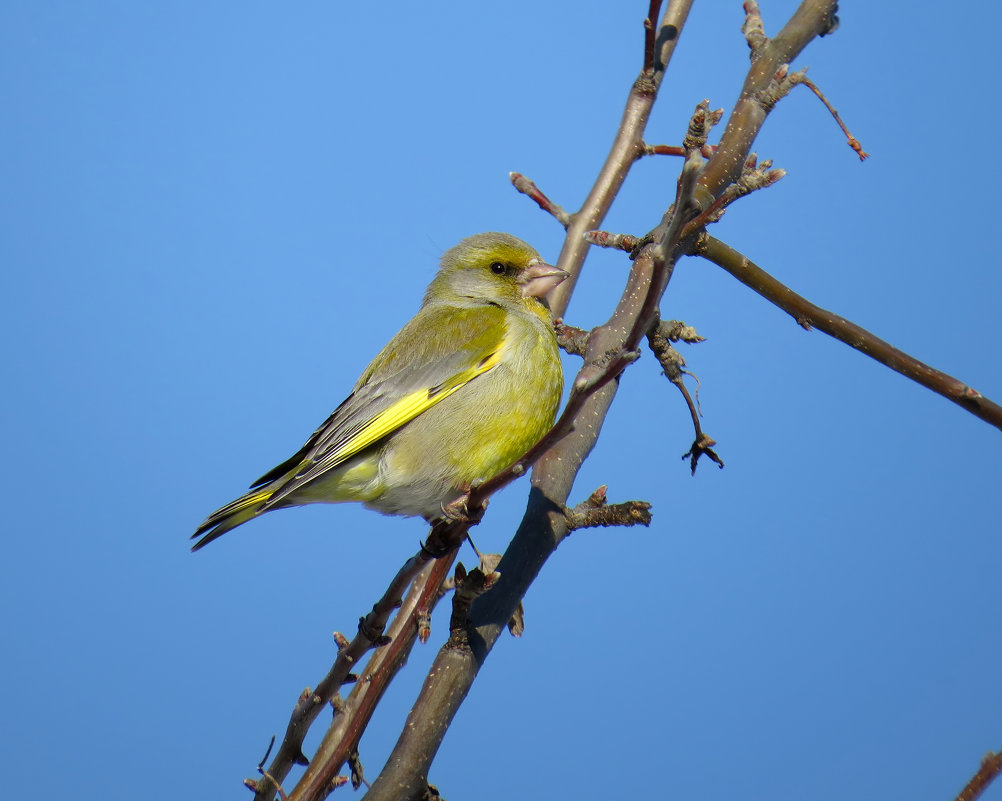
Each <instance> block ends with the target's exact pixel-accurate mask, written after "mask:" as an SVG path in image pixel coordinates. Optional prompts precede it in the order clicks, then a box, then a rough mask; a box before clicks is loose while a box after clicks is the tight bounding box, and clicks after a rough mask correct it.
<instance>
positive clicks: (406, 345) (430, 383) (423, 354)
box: [252, 306, 505, 508]
mask: <svg viewBox="0 0 1002 801" xmlns="http://www.w3.org/2000/svg"><path fill="white" fill-rule="evenodd" d="M504 315H505V312H504V310H502V309H501V308H499V307H495V306H488V307H477V308H473V309H468V308H456V307H451V308H426V309H423V310H422V311H421V312H419V313H418V315H417V316H416V317H415V318H414V319H412V320H411V321H410V322H409V323H408V324H407V325H406V326H405V327H404V328H403V329H402V330H401V331H400V332H399V333H398V334H397V335H396V336H395V337H394V338H393V339H392V340H390V342H389V344H388V345H387V346H386V347H385V348H384V349H383V350H382V352H380V354H379V355H378V356H376V358H375V359H374V360H373V361H372V364H370V365H369V367H368V368H367V369H366V371H365V372H364V373H363V374H362V377H361V378H360V379H359V382H358V384H357V385H356V386H355V390H354V392H352V394H351V395H350V396H349V397H348V398H347V399H346V400H345V401H344V402H343V403H342V404H341V405H340V406H338V408H337V409H335V410H334V412H333V413H332V414H331V416H330V417H329V418H327V420H326V421H325V422H324V424H323V425H321V426H320V428H318V429H317V430H316V431H315V432H313V436H311V437H310V439H309V441H308V442H307V443H306V445H304V446H303V448H302V449H301V450H300V451H299V452H298V453H296V454H295V455H294V456H293V457H292V458H291V459H289V460H287V461H286V462H283V463H282V464H280V465H279V466H278V467H276V468H275V469H274V470H271V471H270V472H268V473H266V474H265V475H263V476H262V477H261V478H259V479H258V480H257V481H256V482H255V483H254V484H253V485H252V486H253V487H259V486H262V485H263V484H267V483H270V482H272V481H276V480H278V479H281V478H282V477H283V476H284V477H286V480H285V481H283V482H282V483H281V484H279V485H278V486H276V487H274V488H273V490H274V491H273V494H272V495H271V497H269V498H268V501H267V503H266V508H270V507H273V506H275V505H277V504H279V503H280V502H281V500H282V499H283V498H285V497H287V496H288V495H290V494H291V493H293V492H295V491H296V490H297V489H299V488H300V487H302V486H303V485H304V484H307V483H309V482H311V481H314V480H315V479H317V478H319V477H320V476H322V475H324V474H325V473H327V472H328V471H330V470H332V469H334V468H335V467H337V466H338V465H340V464H342V463H343V462H344V461H346V460H347V459H349V458H351V457H352V456H354V455H355V454H357V453H360V452H361V451H363V450H365V449H366V448H368V447H370V446H372V445H375V444H376V443H377V442H379V441H380V440H382V439H384V438H385V437H387V436H389V435H390V434H392V433H393V432H394V431H396V430H397V429H399V428H400V427H401V426H403V425H405V424H406V423H408V422H410V421H411V420H413V419H414V418H415V417H417V416H418V415H419V414H421V413H422V412H424V411H426V410H427V409H429V408H431V407H432V406H434V405H435V404H436V403H439V402H440V401H442V400H444V399H445V398H447V397H449V395H451V394H452V393H453V392H456V391H457V390H458V389H460V388H462V387H463V386H465V385H466V384H468V383H469V382H470V381H472V380H473V379H475V378H476V377H477V376H480V375H483V374H484V373H486V372H487V371H489V370H491V369H492V368H493V367H495V366H496V365H497V363H498V361H499V360H500V355H501V351H502V348H503V346H504V338H505V325H504ZM443 350H445V352H444V353H443V352H442V351H443Z"/></svg>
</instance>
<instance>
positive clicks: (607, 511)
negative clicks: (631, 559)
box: [563, 484, 652, 531]
mask: <svg viewBox="0 0 1002 801" xmlns="http://www.w3.org/2000/svg"><path fill="white" fill-rule="evenodd" d="M607 490H608V486H607V485H604V484H603V485H602V486H601V487H599V488H598V489H596V490H595V491H594V492H593V493H592V494H591V495H589V496H588V498H586V499H585V500H583V501H582V502H581V503H579V504H578V505H577V506H575V507H574V508H573V509H571V508H568V507H566V506H565V507H563V512H564V520H565V521H566V523H567V528H568V531H576V530H577V529H580V528H596V527H599V526H601V527H603V528H607V527H609V526H636V525H642V526H649V525H650V523H651V517H652V516H651V505H650V504H649V503H648V502H647V501H626V502H624V503H614V504H609V503H607V502H606V491H607Z"/></svg>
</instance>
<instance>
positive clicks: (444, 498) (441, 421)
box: [192, 233, 567, 550]
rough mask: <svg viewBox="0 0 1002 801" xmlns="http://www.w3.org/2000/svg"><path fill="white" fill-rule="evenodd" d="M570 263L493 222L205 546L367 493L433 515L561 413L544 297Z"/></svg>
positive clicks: (212, 523) (394, 506)
mask: <svg viewBox="0 0 1002 801" xmlns="http://www.w3.org/2000/svg"><path fill="white" fill-rule="evenodd" d="M566 277H567V273H565V272H564V271H563V270H559V269H557V268H556V267H553V266H551V265H549V264H546V263H545V262H544V261H543V260H542V259H541V258H540V256H539V254H538V253H537V252H536V251H535V250H534V249H533V248H532V247H530V246H529V245H527V244H526V243H525V242H523V241H522V240H521V239H517V238H516V237H514V236H511V235H510V234H501V233H486V234H477V235H476V236H471V237H469V238H468V239H464V240H463V241H462V242H460V243H459V244H458V245H456V246H455V247H454V248H452V249H451V250H448V251H446V253H445V254H444V255H443V256H442V262H441V267H440V268H439V270H438V273H437V274H436V275H435V278H434V280H432V282H431V284H430V285H429V286H428V290H427V291H426V292H425V296H424V301H423V302H422V304H421V308H420V310H419V311H418V313H417V314H416V315H415V316H414V317H413V319H411V321H410V322H408V323H407V324H406V325H405V326H404V327H403V328H402V329H401V330H400V331H399V333H397V335H396V336H395V337H393V339H391V340H390V342H389V344H387V345H386V347H384V348H383V349H382V350H381V351H380V352H379V354H378V355H377V356H376V358H375V359H373V360H372V363H371V364H370V365H369V366H368V367H367V368H366V369H365V372H363V373H362V375H361V377H360V378H359V379H358V381H357V382H356V384H355V387H354V389H353V390H352V392H351V394H350V395H349V396H348V398H347V399H346V400H345V401H344V402H343V403H342V404H341V405H340V406H338V407H337V409H335V410H334V412H333V414H331V416H330V417H328V418H327V420H326V422H324V424H323V425H322V426H320V428H318V429H317V430H316V431H315V432H314V433H313V436H311V437H310V439H309V441H308V442H307V443H306V444H305V445H304V446H303V447H302V448H301V449H300V450H299V452H298V453H296V454H295V455H294V456H292V457H291V458H289V459H288V460H286V461H284V462H282V464H280V465H278V467H276V468H274V469H273V470H270V471H268V472H267V473H265V474H264V475H263V476H261V478H259V479H258V480H257V481H255V482H254V483H253V484H252V485H251V489H250V491H249V492H248V493H246V494H245V495H242V496H241V497H239V498H237V499H236V500H235V501H233V502H232V503H228V504H227V505H226V506H224V507H223V508H221V509H219V510H218V511H216V512H213V513H212V514H211V515H209V517H208V518H207V519H206V520H205V522H204V523H202V525H200V526H199V527H198V530H197V531H196V532H195V533H194V534H193V535H192V539H195V538H196V537H198V538H200V539H199V540H198V542H196V543H195V544H194V546H192V550H198V549H199V548H202V547H203V546H205V545H207V544H208V543H210V542H212V541H213V540H214V539H216V538H217V537H219V536H221V535H223V534H225V533H226V532H227V531H229V530H230V529H232V528H234V527H235V526H239V525H240V524H242V523H246V522H247V521H248V520H250V519H252V518H254V517H257V516H258V515H260V514H262V513H263V512H267V511H270V510H271V509H280V508H283V507H287V506H300V505H303V504H307V503H342V502H346V501H360V502H361V503H363V504H365V505H366V506H368V507H370V508H372V509H376V510H377V511H380V512H382V513H384V514H391V515H411V516H420V517H423V518H425V520H428V521H429V522H430V521H434V520H437V519H440V518H442V517H444V516H445V509H446V507H447V506H448V505H449V504H450V503H452V502H453V501H456V500H457V499H459V498H460V497H461V496H462V495H463V494H464V493H465V492H467V491H468V490H469V489H470V487H471V486H472V485H474V484H475V483H476V482H478V481H482V480H485V479H487V478H490V477H491V476H493V475H494V474H496V473H498V472H500V471H501V470H503V469H505V468H506V467H509V466H510V465H511V464H513V463H514V462H515V461H516V460H517V459H518V458H519V457H521V456H522V455H524V454H525V452H526V451H528V450H529V448H531V447H532V446H533V445H535V444H536V443H537V442H538V441H539V439H540V438H541V437H542V436H543V434H545V433H546V432H547V431H548V430H549V429H550V427H551V426H552V425H553V421H554V418H555V416H556V412H557V407H558V405H559V403H560V394H561V391H562V389H563V373H562V371H561V368H560V358H559V353H558V350H557V341H556V336H555V334H554V331H553V323H552V320H551V317H550V312H549V308H548V307H547V306H546V305H545V303H544V302H543V297H544V296H545V295H546V293H547V292H549V291H550V290H551V289H553V288H554V287H555V286H557V284H559V283H560V282H561V281H562V280H563V279H564V278H566Z"/></svg>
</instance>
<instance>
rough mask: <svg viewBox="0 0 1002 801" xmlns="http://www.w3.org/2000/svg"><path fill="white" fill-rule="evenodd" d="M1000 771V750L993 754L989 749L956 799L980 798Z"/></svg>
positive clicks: (968, 800) (971, 799)
mask: <svg viewBox="0 0 1002 801" xmlns="http://www.w3.org/2000/svg"><path fill="white" fill-rule="evenodd" d="M1000 773H1002V752H999V753H997V754H993V753H992V752H991V751H989V752H988V753H987V754H985V756H984V758H983V759H982V760H981V768H980V769H979V770H978V772H977V773H975V774H974V776H972V777H971V780H970V781H969V782H968V783H967V785H966V786H965V787H964V789H963V790H961V791H960V794H959V795H958V796H957V799H956V801H975V799H977V798H980V797H981V794H982V793H983V792H984V791H985V790H987V789H988V786H989V785H990V784H991V783H992V782H993V781H995V779H996V778H997V777H998V775H999V774H1000Z"/></svg>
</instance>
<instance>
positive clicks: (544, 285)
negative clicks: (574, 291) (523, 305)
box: [518, 260, 570, 298]
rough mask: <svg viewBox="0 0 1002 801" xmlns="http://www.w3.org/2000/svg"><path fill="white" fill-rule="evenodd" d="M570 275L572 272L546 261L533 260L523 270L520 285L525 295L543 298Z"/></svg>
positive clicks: (519, 280) (519, 279)
mask: <svg viewBox="0 0 1002 801" xmlns="http://www.w3.org/2000/svg"><path fill="white" fill-rule="evenodd" d="M569 275H570V273H567V272H564V271H563V270H561V269H560V268H559V267H554V266H553V265H552V264H547V263H546V262H545V261H535V260H533V261H531V262H529V266H528V267H526V268H525V269H524V270H522V274H521V275H520V276H519V278H518V285H519V286H520V287H521V288H522V296H523V297H526V298H541V297H543V296H544V295H545V294H546V293H547V292H549V291H550V290H551V289H553V288H554V287H555V286H557V284H559V283H560V282H561V281H563V280H564V279H565V278H567V277H568V276H569Z"/></svg>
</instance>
